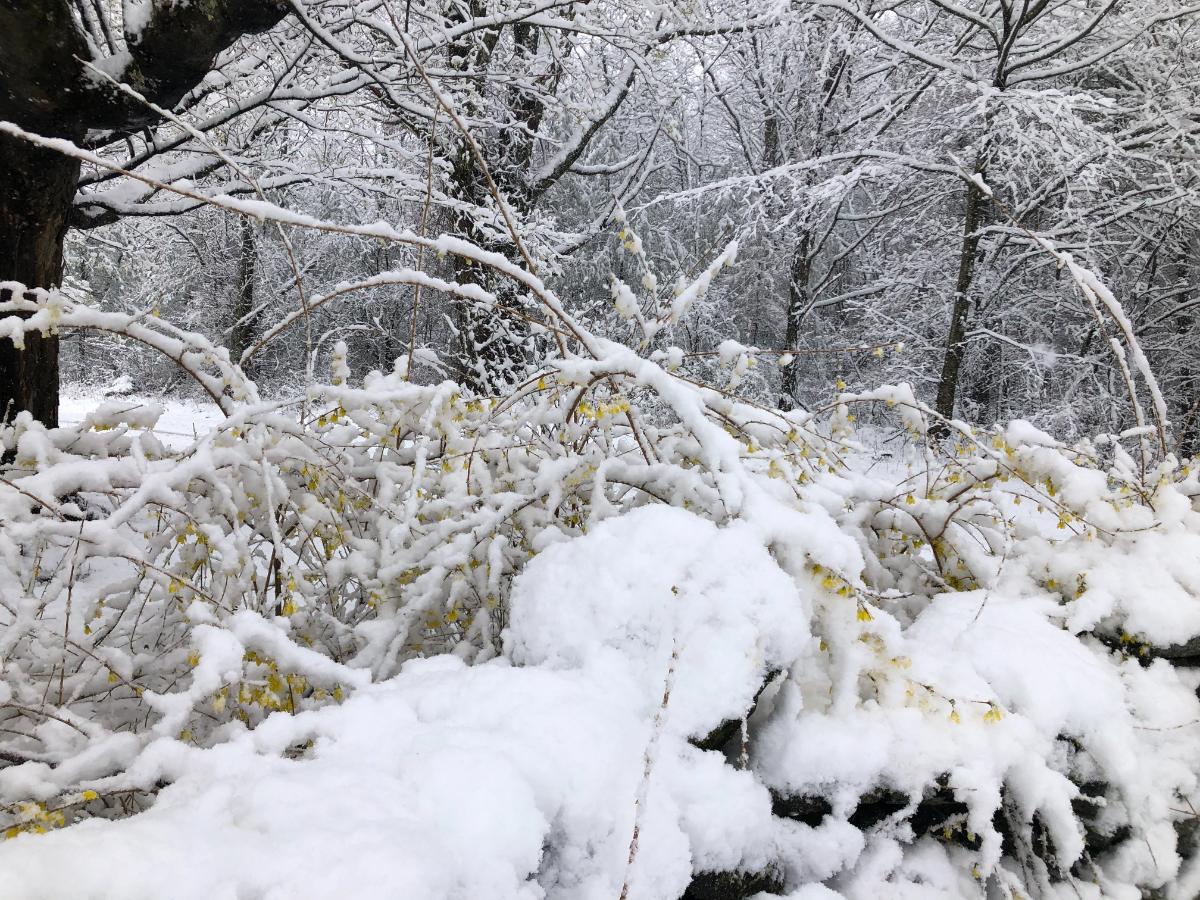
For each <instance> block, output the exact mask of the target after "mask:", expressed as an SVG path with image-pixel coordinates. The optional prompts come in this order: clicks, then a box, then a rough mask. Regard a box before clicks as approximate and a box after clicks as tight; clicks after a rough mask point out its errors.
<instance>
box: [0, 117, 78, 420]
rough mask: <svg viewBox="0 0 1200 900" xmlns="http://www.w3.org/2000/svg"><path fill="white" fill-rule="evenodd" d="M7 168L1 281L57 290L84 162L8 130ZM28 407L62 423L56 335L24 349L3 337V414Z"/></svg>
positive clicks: (0, 217)
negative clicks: (68, 215) (68, 228)
mask: <svg viewBox="0 0 1200 900" xmlns="http://www.w3.org/2000/svg"><path fill="white" fill-rule="evenodd" d="M0 173H3V177H0V281H19V282H21V284H23V285H25V286H26V287H30V288H52V287H57V286H58V284H59V282H60V281H61V280H62V273H63V239H64V238H65V237H66V233H67V213H68V211H69V209H70V206H71V200H72V198H73V197H74V196H75V184H76V181H77V180H78V178H79V163H78V162H77V161H76V160H73V159H70V158H68V157H65V156H61V155H60V154H58V153H55V152H53V151H51V150H45V149H42V148H40V147H36V146H34V145H32V144H27V143H25V142H24V141H21V140H18V139H17V138H13V137H10V136H8V135H5V134H0ZM8 293H9V294H11V292H8ZM8 299H10V296H8V294H6V295H4V296H0V300H8ZM22 410H28V411H29V412H30V413H32V414H33V417H34V418H35V419H37V420H38V421H39V422H41V423H42V424H44V425H46V426H47V427H49V428H54V427H57V425H58V337H57V336H55V335H46V336H43V335H41V334H38V333H36V332H34V333H32V334H29V335H27V336H26V338H25V348H24V349H23V350H18V349H17V348H16V347H15V346H14V345H13V343H12V341H8V340H0V419H3V420H11V419H12V418H13V417H14V416H15V415H16V413H18V412H20V411H22Z"/></svg>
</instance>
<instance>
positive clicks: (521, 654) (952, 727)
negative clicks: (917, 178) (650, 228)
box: [0, 272, 1200, 898]
mask: <svg viewBox="0 0 1200 900" xmlns="http://www.w3.org/2000/svg"><path fill="white" fill-rule="evenodd" d="M704 277H705V278H711V273H709V272H706V273H705V275H704ZM684 295H686V291H685V292H684ZM20 302H21V303H26V304H28V306H27V308H26V311H27V312H29V313H31V315H30V317H28V318H24V319H17V318H12V317H10V318H8V319H4V320H0V324H4V325H5V326H6V327H7V328H8V331H7V332H6V333H7V334H9V335H10V336H12V337H15V338H16V339H17V340H19V339H20V336H21V333H23V332H24V331H25V330H29V329H33V328H51V327H53V328H73V327H88V328H102V329H105V330H108V331H112V332H116V333H118V334H121V335H124V336H126V337H128V338H132V339H134V340H137V341H140V342H141V343H143V344H144V345H147V346H151V347H154V348H156V349H158V350H160V351H162V352H164V353H166V355H168V356H169V357H170V358H172V359H174V360H176V361H177V362H178V363H179V365H181V366H182V367H183V368H184V369H185V370H187V371H188V372H189V373H190V374H192V375H193V376H194V377H195V378H196V379H197V380H198V381H199V382H200V383H201V385H202V386H203V387H204V389H205V390H206V391H208V393H209V394H210V395H211V396H212V397H213V398H214V400H215V401H216V402H218V403H219V404H220V405H221V406H222V409H223V411H224V413H225V419H224V421H223V422H221V424H220V425H219V426H217V427H216V428H214V429H212V430H211V431H210V432H208V433H206V434H204V435H202V436H200V437H199V438H198V439H196V440H195V441H194V442H191V443H189V444H188V445H187V446H185V447H183V448H181V449H174V450H172V449H169V448H167V447H165V446H164V445H163V444H162V443H161V442H160V441H159V440H158V439H157V438H156V437H155V436H154V434H153V431H152V427H153V425H154V422H155V419H156V417H157V415H158V414H159V413H160V412H161V410H160V409H158V408H154V407H152V406H149V405H144V404H142V403H141V402H140V401H138V400H135V399H123V398H116V399H110V400H107V401H105V402H104V403H103V404H102V405H101V406H100V407H99V408H97V409H96V410H95V412H93V413H92V414H91V415H89V416H88V417H87V418H86V419H85V421H83V422H82V423H81V424H80V425H78V426H73V427H64V428H58V429H54V430H47V429H45V428H44V427H42V426H41V425H39V424H37V423H36V422H34V421H32V420H31V419H30V418H29V417H28V416H21V417H18V418H17V420H16V421H15V422H14V423H12V424H11V425H8V426H5V427H4V428H3V430H0V442H2V445H3V452H4V454H5V456H6V457H7V458H9V459H11V463H10V464H9V465H8V466H7V468H6V469H5V471H4V475H3V481H0V521H3V528H2V529H0V607H2V608H3V611H4V615H5V617H6V618H5V620H4V622H3V627H2V629H0V660H2V664H3V668H2V671H0V712H2V713H3V717H2V720H0V754H2V758H3V760H4V762H5V763H6V765H5V767H4V768H2V769H0V803H3V804H5V816H6V819H5V822H4V828H5V829H6V834H7V836H8V837H10V838H12V839H13V840H11V841H9V842H7V843H5V844H4V845H3V846H2V847H0V887H3V888H4V889H5V890H4V891H3V892H0V893H4V894H5V895H12V896H21V897H36V896H45V897H62V896H89V897H94V896H110V897H114V898H115V897H122V898H128V897H140V896H145V897H157V896H164V895H167V894H171V895H173V896H181V897H185V896H197V897H201V896H203V897H208V896H220V895H221V894H220V891H225V893H226V894H227V895H229V896H235V895H236V896H243V895H250V896H263V897H274V896H280V897H283V896H289V897H290V896H331V895H332V894H333V893H334V892H335V891H337V890H338V888H337V887H336V886H335V882H336V884H341V883H342V882H341V879H342V874H338V876H337V878H336V879H334V876H333V875H332V874H331V873H333V872H338V873H343V872H344V871H346V870H347V869H345V868H344V867H349V869H348V870H352V871H355V872H359V873H361V883H360V884H359V885H356V889H357V892H358V893H359V894H360V895H362V896H381V897H390V896H398V895H409V894H419V895H421V896H429V897H458V896H463V897H467V896H470V897H485V896H486V897H539V896H549V897H564V898H565V897H614V896H621V895H627V896H630V897H662V898H675V897H678V896H681V895H683V894H684V893H685V892H687V895H688V896H692V897H702V896H713V895H720V896H742V895H747V894H750V893H753V892H755V891H759V890H767V891H771V892H775V893H781V892H782V893H784V894H786V893H787V892H788V891H793V892H797V891H798V892H799V893H793V894H792V896H797V897H815V896H822V894H821V891H826V893H825V894H824V896H834V894H830V893H828V892H829V891H836V892H837V893H838V894H840V895H842V896H845V897H848V898H858V897H862V898H867V897H877V896H884V895H887V896H904V895H911V896H918V895H919V896H944V897H960V896H979V897H984V896H1006V897H1019V896H1030V895H1039V894H1040V895H1043V896H1068V895H1069V896H1095V897H1101V896H1105V897H1107V896H1117V897H1120V896H1131V897H1132V896H1139V895H1140V893H1141V892H1144V891H1161V892H1162V893H1163V895H1173V896H1180V897H1184V896H1190V895H1192V894H1194V891H1195V889H1196V886H1197V884H1198V883H1200V863H1198V861H1197V860H1200V857H1198V856H1197V855H1196V853H1195V850H1196V846H1195V844H1196V835H1195V832H1194V829H1193V825H1192V823H1193V822H1194V821H1195V819H1196V817H1195V814H1194V813H1193V812H1192V807H1193V805H1194V804H1196V803H1197V802H1200V784H1198V783H1197V773H1198V765H1197V761H1196V756H1195V753H1194V748H1195V746H1196V736H1195V730H1194V729H1195V728H1196V727H1198V725H1200V703H1198V702H1197V698H1196V686H1197V682H1198V681H1200V679H1198V678H1197V677H1196V676H1195V675H1194V674H1193V673H1192V670H1189V669H1188V668H1186V667H1185V666H1183V665H1179V663H1181V662H1186V661H1187V660H1188V659H1189V658H1194V657H1196V656H1200V643H1198V642H1200V583H1198V581H1200V579H1198V577H1197V575H1196V564H1195V561H1196V559H1197V558H1200V513H1198V512H1197V511H1196V509H1195V508H1194V504H1193V497H1194V496H1195V495H1197V494H1198V493H1200V482H1198V480H1197V474H1196V472H1195V471H1193V470H1191V469H1189V468H1187V467H1185V466H1180V465H1179V464H1178V463H1177V462H1176V461H1175V460H1174V459H1173V458H1171V457H1166V458H1160V457H1156V456H1154V455H1153V454H1151V453H1150V451H1149V449H1148V446H1147V445H1146V444H1145V442H1144V439H1145V437H1146V434H1147V433H1148V432H1147V431H1146V430H1140V431H1135V432H1134V433H1132V434H1130V435H1126V436H1101V437H1098V438H1096V439H1094V440H1092V441H1090V442H1085V443H1082V444H1079V445H1076V446H1064V445H1061V444H1059V443H1057V442H1055V441H1054V440H1053V439H1052V438H1050V437H1049V436H1047V435H1045V434H1043V433H1041V432H1039V431H1037V430H1035V429H1033V428H1032V427H1031V426H1029V425H1027V424H1024V423H1020V422H1014V423H1011V424H1010V425H1008V426H1006V427H1002V428H996V429H992V430H982V429H971V428H968V427H967V426H965V425H962V424H961V423H954V424H949V425H948V424H946V423H941V422H938V423H937V424H938V427H939V429H941V434H942V436H941V437H940V438H938V439H930V431H931V423H932V422H933V417H932V416H931V414H930V413H929V411H928V410H927V409H925V408H924V407H923V406H922V405H921V404H920V403H919V402H917V400H916V399H915V398H914V396H913V393H912V392H911V390H910V389H909V388H908V387H906V386H903V385H902V386H897V387H888V388H881V389H879V390H876V391H873V392H870V393H866V394H842V395H841V396H839V397H838V398H836V400H835V401H834V402H832V403H831V404H829V406H828V407H827V408H825V409H822V410H815V411H812V412H805V411H794V412H791V413H786V414H785V413H781V412H778V411H773V410H769V409H765V408H762V407H759V406H756V405H753V404H750V403H747V402H744V401H742V400H739V399H737V398H736V397H735V396H733V395H732V394H730V393H728V392H726V391H724V390H719V389H715V388H710V387H706V386H704V385H701V384H699V383H696V382H693V381H691V380H689V379H688V378H687V377H686V375H685V374H682V373H672V372H669V371H667V369H665V368H662V367H660V366H659V365H658V363H657V362H654V361H651V359H648V358H647V357H646V356H644V355H640V354H639V353H637V352H634V351H632V350H630V349H628V348H626V347H624V346H621V345H617V344H612V343H610V342H607V341H605V340H603V339H601V338H597V337H594V336H592V335H588V334H586V333H580V340H581V341H582V343H583V345H584V346H585V348H586V351H587V352H586V353H584V354H581V355H578V356H576V355H569V354H567V355H562V356H559V357H557V358H555V359H552V360H551V361H549V362H547V363H546V364H545V367H544V368H543V369H541V370H540V371H539V372H537V373H536V374H535V375H534V376H533V377H531V378H529V379H527V380H526V381H525V382H523V383H521V384H520V385H518V386H516V387H515V388H514V389H513V390H512V391H511V392H510V393H509V394H508V395H507V396H504V397H501V398H495V397H479V396H475V395H472V394H470V393H468V392H467V391H465V390H464V389H463V388H461V387H459V386H457V385H455V384H453V383H449V382H445V383H440V384H435V385H421V384H417V383H414V382H412V381H409V380H408V379H407V378H406V373H405V371H404V370H403V368H402V367H401V366H399V365H398V366H397V370H396V371H394V372H391V373H382V372H371V373H368V374H366V375H365V376H363V377H362V378H361V380H359V379H358V378H356V377H355V376H354V375H353V373H351V372H350V371H349V369H348V367H347V365H346V358H345V350H344V348H343V347H342V346H340V345H339V346H338V347H337V348H336V349H335V350H334V352H333V355H332V359H331V364H330V377H329V379H328V382H329V383H327V384H320V385H314V386H312V387H310V388H308V389H307V390H306V391H305V392H304V393H303V394H301V395H299V396H297V397H295V398H293V399H291V400H288V401H264V400H262V399H261V398H260V397H259V396H258V394H257V392H256V390H255V388H254V385H253V384H252V383H250V382H248V381H246V380H245V379H244V378H243V377H242V376H241V374H240V373H239V371H238V370H237V369H236V367H234V366H232V365H230V364H229V362H228V358H227V355H226V354H225V352H224V351H223V350H220V349H218V348H215V347H212V346H211V345H208V344H207V343H206V342H205V341H204V340H203V339H201V338H199V337H197V336H195V335H191V334H188V333H186V332H182V331H180V330H178V329H175V328H173V327H171V326H170V325H168V324H166V323H163V322H161V321H158V320H139V319H134V318H129V317H122V316H119V315H117V314H110V313H99V312H97V311H94V310H91V309H89V308H87V307H85V306H83V305H79V304H76V303H74V302H72V301H70V300H68V299H66V298H64V297H62V296H60V295H44V296H39V297H38V298H37V299H35V300H27V301H20ZM639 315H641V313H639ZM674 315H675V313H674V312H673V311H669V310H668V311H667V312H665V313H663V316H662V319H661V321H662V322H663V323H666V322H667V321H668V320H670V318H671V317H672V316H674ZM564 321H568V322H569V320H567V319H566V318H565V316H564ZM653 321H659V320H658V319H653V320H651V319H646V320H645V322H644V324H645V325H646V326H647V329H646V330H647V331H651V330H653V329H654V327H656V326H654V325H653V324H652V322H653ZM727 355H728V356H729V364H730V365H731V366H733V367H734V368H735V369H736V367H737V366H739V365H741V366H747V365H748V360H749V359H750V358H751V357H752V355H753V351H752V350H750V349H749V348H741V347H739V348H738V349H737V351H736V352H733V351H730V353H729V354H727ZM655 358H657V357H655ZM662 358H663V361H664V362H665V363H666V365H667V367H668V368H670V367H672V354H671V353H670V352H669V351H668V352H665V353H663V354H662ZM864 416H869V417H870V418H872V419H879V418H880V417H882V416H891V417H893V419H894V421H895V422H896V423H897V424H898V425H899V426H901V427H902V428H903V429H905V430H906V431H907V432H908V434H909V435H910V438H911V444H910V450H909V451H908V455H907V458H906V459H904V460H902V461H899V462H895V461H894V462H893V463H892V464H891V465H890V467H885V468H884V469H883V470H882V471H880V472H878V473H875V474H872V471H871V470H869V469H867V467H864V466H862V465H860V463H861V462H862V460H863V458H864V456H865V455H866V454H865V451H864V450H863V448H862V444H861V443H859V437H860V435H859V431H858V424H857V419H858V418H860V417H864ZM1127 445H1128V446H1127ZM905 467H907V468H906V469H905ZM864 469H867V471H864ZM647 507H649V508H647ZM130 813H140V814H139V815H134V816H132V817H128V814H130ZM80 820H86V821H80ZM103 820H119V821H103ZM68 824H70V827H68V828H61V826H64V825H68ZM46 831H55V833H54V834H52V835H45V836H37V835H38V834H39V833H41V832H46ZM195 842H201V843H203V844H204V845H205V849H203V850H198V851H196V852H190V851H189V852H186V853H184V852H183V851H181V850H180V848H181V847H186V846H188V845H189V844H193V843H195ZM343 842H344V843H345V844H346V845H347V846H348V848H349V849H347V850H346V851H345V853H344V854H342V852H341V851H340V850H339V851H337V852H338V854H339V855H338V856H337V865H336V867H334V868H331V867H330V866H331V863H330V861H329V858H328V854H327V853H326V852H323V850H324V849H325V848H329V849H330V851H331V852H332V850H333V849H334V848H337V847H339V846H341V845H342V843H343ZM114 848H123V849H120V850H116V849H114ZM467 848H469V852H470V854H471V856H472V859H473V864H472V865H470V866H465V867H464V864H463V863H461V861H460V860H459V859H458V855H459V854H461V853H463V852H464V851H465V850H466V849H467ZM89 852H95V853H104V854H106V857H107V858H109V859H113V860H123V862H122V863H121V864H120V865H117V866H115V867H114V868H115V869H116V871H111V870H105V871H104V872H102V873H101V872H96V873H91V872H88V873H80V872H79V871H77V870H73V869H72V867H71V864H70V861H71V860H74V859H77V858H80V854H86V853H89ZM112 853H115V854H116V855H110V854H112ZM179 873H184V874H183V880H184V881H185V882H186V887H180V886H179V880H180V874H179ZM63 879H67V880H66V881H64V880H63ZM819 885H824V887H819ZM706 892H707V893H706ZM714 892H716V894H714ZM722 892H724V893H722ZM906 892H908V893H907V894H906ZM989 892H990V893H989Z"/></svg>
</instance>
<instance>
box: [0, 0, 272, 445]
mask: <svg viewBox="0 0 1200 900" xmlns="http://www.w3.org/2000/svg"><path fill="white" fill-rule="evenodd" d="M101 9H103V7H101ZM287 10H288V7H287V5H286V3H284V2H283V0H191V2H188V3H175V2H166V0H152V3H151V8H150V10H149V13H148V16H147V17H146V19H145V21H144V22H143V23H142V27H141V28H140V29H139V30H137V31H136V32H134V33H129V32H127V33H126V34H125V48H126V55H125V58H124V67H123V69H122V70H121V71H120V72H119V73H117V76H118V79H119V80H120V81H123V82H124V83H126V84H129V85H131V86H133V87H134V88H136V89H137V90H138V91H139V92H140V93H141V94H142V95H143V96H145V97H146V98H148V99H149V100H151V101H152V102H154V103H157V104H158V105H159V106H164V107H172V106H175V105H176V104H177V103H178V102H179V100H180V99H181V98H182V97H183V96H184V95H185V94H186V93H187V92H188V91H189V90H191V89H192V88H193V87H194V86H195V85H196V84H197V83H198V82H199V81H200V79H202V78H203V77H204V76H205V74H207V72H208V71H209V69H210V68H211V67H212V65H213V62H214V60H215V59H216V56H217V54H218V53H220V52H221V51H222V50H224V49H225V48H226V47H228V46H229V45H230V44H231V43H233V41H235V40H236V39H237V38H238V37H240V36H241V35H243V34H248V33H252V32H257V31H264V30H266V29H267V28H270V27H271V26H273V25H274V24H275V23H277V22H278V21H279V20H280V19H282V18H283V16H284V14H285V13H286V12H287ZM112 59H113V58H112V57H109V59H108V60H101V59H99V58H97V56H96V51H95V50H94V48H92V47H90V46H89V45H88V43H87V41H86V39H85V38H84V35H83V34H82V33H81V32H80V30H79V28H78V27H77V26H76V21H75V19H74V17H73V15H72V9H71V5H70V3H68V2H67V0H37V2H32V0H0V120H3V121H9V122H13V123H15V124H16V125H18V126H20V127H21V128H24V129H26V130H28V131H34V132H37V133H39V134H42V135H46V136H49V137H56V138H66V139H68V140H71V141H74V142H78V141H79V140H80V139H82V138H83V136H84V135H85V134H87V133H88V132H89V131H91V132H93V135H92V136H93V137H95V134H94V132H100V133H101V134H107V135H108V136H109V137H112V138H115V137H117V136H119V135H120V134H121V133H128V132H129V131H130V130H132V129H136V128H139V127H142V126H145V125H149V124H153V123H155V122H157V121H158V114H157V113H155V112H154V111H153V110H152V109H150V108H149V107H148V106H146V105H145V104H142V103H140V102H138V101H135V100H133V99H132V98H130V97H129V96H127V95H126V94H124V93H122V92H121V91H118V90H117V89H116V88H114V87H113V86H112V85H110V84H107V83H105V82H104V81H103V80H101V79H99V78H96V77H95V76H94V73H93V72H92V71H91V70H90V69H89V68H87V66H86V65H85V61H92V62H111V61H112ZM110 68H111V67H110ZM78 179H79V163H78V161H76V160H74V159H69V158H67V157H65V156H62V155H60V154H57V153H55V152H52V151H49V150H45V149H41V148H39V147H37V146H36V145H33V144H29V143H26V142H24V141H21V140H19V139H17V138H14V137H11V136H9V135H0V280H9V281H19V282H21V283H22V284H24V285H25V286H26V287H29V288H52V287H55V286H57V285H58V284H59V282H60V280H61V279H62V272H63V241H64V239H65V238H66V234H67V225H68V216H69V214H70V210H71V204H72V202H73V201H74V198H75V188H76V184H77V183H78ZM24 410H27V411H29V412H31V413H32V414H33V416H34V418H35V419H37V420H38V421H40V422H42V423H43V424H45V425H47V426H50V427H54V426H56V425H57V424H58V338H57V337H55V336H53V335H48V336H42V335H36V334H34V335H29V336H27V338H26V341H25V348H24V349H23V350H18V349H17V348H16V347H15V346H14V345H13V344H12V342H11V341H0V418H12V417H13V416H14V415H15V414H16V413H18V412H21V411H24Z"/></svg>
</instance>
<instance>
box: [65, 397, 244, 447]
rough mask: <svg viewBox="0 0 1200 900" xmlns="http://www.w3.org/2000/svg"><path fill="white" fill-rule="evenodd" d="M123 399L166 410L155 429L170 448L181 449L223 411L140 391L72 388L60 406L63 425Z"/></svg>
mask: <svg viewBox="0 0 1200 900" xmlns="http://www.w3.org/2000/svg"><path fill="white" fill-rule="evenodd" d="M114 400H115V401H119V402H121V403H126V402H127V403H128V404H129V406H131V407H132V406H138V405H143V404H156V405H158V406H161V407H162V408H163V410H164V412H163V415H162V417H161V418H160V419H159V420H158V424H157V425H156V426H155V428H154V433H155V434H156V435H158V438H159V440H161V441H162V442H163V444H164V445H165V446H167V447H174V448H178V447H180V446H183V445H185V444H186V443H188V442H189V441H190V440H191V439H192V438H193V437H195V436H196V435H197V434H203V433H204V432H205V431H206V430H207V429H209V428H211V427H212V426H213V425H214V424H216V423H217V422H219V421H220V420H221V418H222V416H221V411H220V410H219V409H217V407H216V405H215V404H213V403H204V402H200V401H195V400H180V399H175V398H163V397H153V398H151V397H145V396H140V395H138V394H120V395H109V396H105V395H104V394H103V393H102V392H100V391H95V390H91V391H80V390H78V389H72V388H70V387H68V388H66V389H65V390H64V391H63V394H62V398H61V401H60V405H59V421H60V422H61V423H62V424H63V425H76V424H78V423H80V422H82V421H83V419H84V416H86V415H87V414H88V413H89V412H91V411H92V410H93V409H95V408H96V407H97V406H99V405H100V404H101V403H103V402H106V401H114Z"/></svg>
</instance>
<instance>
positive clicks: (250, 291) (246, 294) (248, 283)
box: [229, 216, 257, 364]
mask: <svg viewBox="0 0 1200 900" xmlns="http://www.w3.org/2000/svg"><path fill="white" fill-rule="evenodd" d="M238 227H239V229H240V232H239V246H238V274H237V296H236V298H235V299H234V302H233V327H232V328H230V329H229V358H230V360H232V361H233V362H234V363H235V364H238V363H240V362H241V359H242V354H243V353H245V352H246V349H247V348H248V347H249V346H250V345H251V344H252V343H254V331H255V329H254V318H255V317H254V269H255V261H256V258H257V251H256V249H255V246H254V224H253V222H251V220H250V219H249V218H246V217H244V216H243V217H242V218H241V220H239V222H238Z"/></svg>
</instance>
